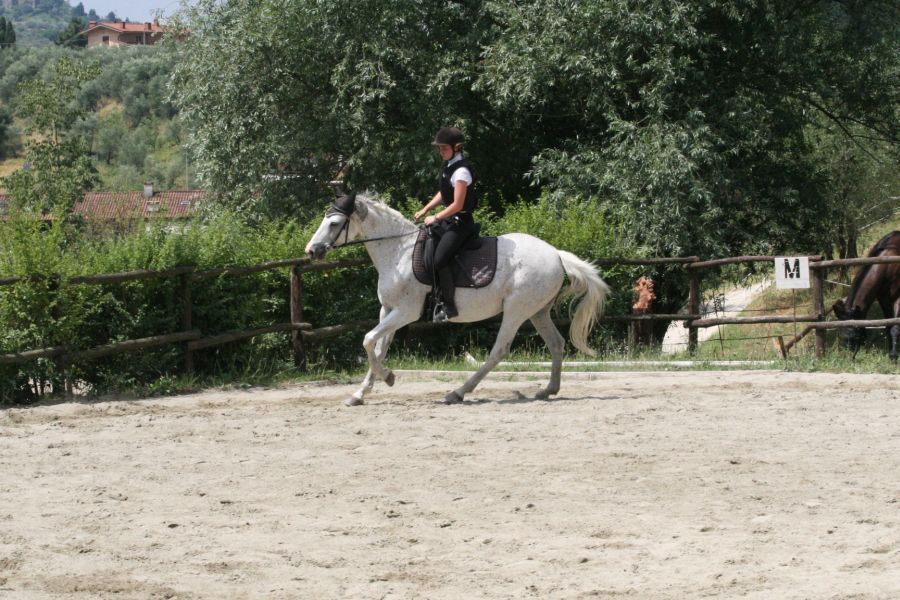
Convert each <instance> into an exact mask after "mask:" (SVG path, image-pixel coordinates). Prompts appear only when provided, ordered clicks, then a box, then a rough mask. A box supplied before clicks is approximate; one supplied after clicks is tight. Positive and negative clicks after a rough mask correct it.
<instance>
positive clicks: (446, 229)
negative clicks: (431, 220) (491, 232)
mask: <svg viewBox="0 0 900 600" xmlns="http://www.w3.org/2000/svg"><path fill="white" fill-rule="evenodd" d="M475 231H476V230H475V223H474V222H473V221H469V220H462V219H460V220H459V221H457V220H456V219H454V218H453V217H451V218H450V219H447V220H446V221H441V223H440V225H439V226H438V227H435V228H434V229H433V234H434V235H435V236H436V237H438V242H437V245H436V246H435V249H434V270H435V271H440V270H441V269H443V268H444V267H446V266H449V265H450V263H451V261H453V257H454V256H456V254H457V252H459V249H460V248H462V246H463V244H465V243H466V240H468V239H469V238H470V237H472V235H473V234H474V233H475Z"/></svg>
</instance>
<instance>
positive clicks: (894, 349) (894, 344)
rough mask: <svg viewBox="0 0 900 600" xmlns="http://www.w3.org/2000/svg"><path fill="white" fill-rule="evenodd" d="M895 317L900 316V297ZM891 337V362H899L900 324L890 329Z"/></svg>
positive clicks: (894, 311) (895, 303) (895, 309)
mask: <svg viewBox="0 0 900 600" xmlns="http://www.w3.org/2000/svg"><path fill="white" fill-rule="evenodd" d="M893 308H894V310H893V313H894V318H898V317H900V298H898V299H897V301H896V302H894V307H893ZM890 338H891V353H890V357H891V362H892V363H894V364H895V365H896V364H897V358H898V357H900V325H894V326H892V327H891V329H890Z"/></svg>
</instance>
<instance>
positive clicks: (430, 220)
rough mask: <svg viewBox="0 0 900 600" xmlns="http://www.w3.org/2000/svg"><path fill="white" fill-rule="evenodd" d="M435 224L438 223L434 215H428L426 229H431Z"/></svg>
mask: <svg viewBox="0 0 900 600" xmlns="http://www.w3.org/2000/svg"><path fill="white" fill-rule="evenodd" d="M435 223H437V219H436V218H435V217H434V215H428V216H427V217H425V226H426V227H431V226H432V225H434V224H435Z"/></svg>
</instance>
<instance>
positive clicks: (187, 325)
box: [181, 273, 194, 374]
mask: <svg viewBox="0 0 900 600" xmlns="http://www.w3.org/2000/svg"><path fill="white" fill-rule="evenodd" d="M192 280H193V276H192V275H191V274H190V273H182V275H181V330H182V331H190V330H191V329H193V327H194V324H193V320H194V306H193V299H192V297H191V282H192ZM184 370H185V372H186V373H188V374H190V373H193V372H194V351H193V350H191V346H190V344H189V343H187V342H185V345H184Z"/></svg>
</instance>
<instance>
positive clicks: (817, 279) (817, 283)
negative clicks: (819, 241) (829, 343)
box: [810, 268, 827, 358]
mask: <svg viewBox="0 0 900 600" xmlns="http://www.w3.org/2000/svg"><path fill="white" fill-rule="evenodd" d="M810 270H811V271H812V278H813V280H812V296H813V314H814V315H816V317H818V319H819V320H820V321H824V320H825V274H826V272H827V268H819V269H810ZM825 333H826V332H825V330H824V329H819V328H816V358H822V357H824V356H825Z"/></svg>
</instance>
